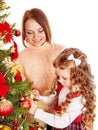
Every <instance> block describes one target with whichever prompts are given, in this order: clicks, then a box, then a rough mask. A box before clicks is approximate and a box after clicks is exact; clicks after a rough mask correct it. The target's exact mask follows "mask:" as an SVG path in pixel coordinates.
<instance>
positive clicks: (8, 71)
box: [0, 0, 32, 130]
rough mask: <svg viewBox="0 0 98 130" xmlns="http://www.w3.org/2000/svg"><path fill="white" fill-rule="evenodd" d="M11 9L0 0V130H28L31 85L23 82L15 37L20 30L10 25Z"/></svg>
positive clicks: (18, 34)
mask: <svg viewBox="0 0 98 130" xmlns="http://www.w3.org/2000/svg"><path fill="white" fill-rule="evenodd" d="M9 9H10V7H9V6H7V4H6V3H5V1H4V0H0V130H5V129H6V130H29V126H30V123H29V122H28V121H27V120H26V115H27V114H28V113H29V112H28V111H29V108H30V105H31V104H30V100H29V98H30V96H31V95H30V96H29V91H30V89H31V86H32V83H30V82H28V81H27V80H23V79H22V69H21V67H20V65H19V64H18V62H17V57H18V48H17V44H16V42H15V41H14V36H20V31H19V30H17V29H16V28H15V25H16V24H15V23H14V24H9V23H8V22H7V17H8V16H9V15H10V13H9Z"/></svg>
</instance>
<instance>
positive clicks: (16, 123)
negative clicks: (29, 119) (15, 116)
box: [13, 120, 18, 130]
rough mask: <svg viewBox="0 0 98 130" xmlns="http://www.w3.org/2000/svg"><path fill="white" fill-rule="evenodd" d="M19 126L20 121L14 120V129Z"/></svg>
mask: <svg viewBox="0 0 98 130" xmlns="http://www.w3.org/2000/svg"><path fill="white" fill-rule="evenodd" d="M17 128H18V121H17V120H14V122H13V130H17Z"/></svg>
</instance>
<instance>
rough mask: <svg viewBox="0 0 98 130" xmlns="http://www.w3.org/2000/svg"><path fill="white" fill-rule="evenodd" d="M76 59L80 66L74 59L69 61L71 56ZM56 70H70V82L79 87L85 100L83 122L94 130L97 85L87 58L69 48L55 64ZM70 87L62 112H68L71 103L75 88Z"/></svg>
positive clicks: (75, 49) (90, 129)
mask: <svg viewBox="0 0 98 130" xmlns="http://www.w3.org/2000/svg"><path fill="white" fill-rule="evenodd" d="M71 54H72V55H73V56H74V58H75V59H78V60H81V62H80V64H79V65H76V63H75V60H74V59H70V60H69V59H68V57H69V56H70V55H71ZM53 65H54V67H55V68H60V69H66V68H70V80H71V83H72V86H73V85H76V84H77V85H78V86H79V90H80V92H81V94H82V96H83V98H85V100H86V102H85V103H84V108H86V109H85V111H83V122H84V124H85V126H86V128H88V129H89V130H93V122H94V120H95V113H94V110H95V107H96V105H95V102H96V95H95V88H96V86H95V83H94V76H93V75H92V73H91V67H90V64H88V63H87V56H86V55H85V54H84V53H83V52H82V51H81V50H79V49H78V48H67V49H65V50H64V51H63V52H61V54H60V55H59V56H58V57H57V58H56V59H55V61H54V62H53ZM72 86H71V87H70V92H69V93H68V94H67V97H66V100H65V101H64V102H63V103H62V111H66V108H67V106H68V104H69V103H70V102H71V99H72V95H73V94H74V92H73V87H72Z"/></svg>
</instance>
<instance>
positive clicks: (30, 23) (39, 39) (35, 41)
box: [25, 19, 46, 47]
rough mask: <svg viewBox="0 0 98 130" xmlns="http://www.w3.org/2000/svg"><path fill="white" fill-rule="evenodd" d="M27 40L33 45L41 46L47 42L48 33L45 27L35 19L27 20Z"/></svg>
mask: <svg viewBox="0 0 98 130" xmlns="http://www.w3.org/2000/svg"><path fill="white" fill-rule="evenodd" d="M25 35H26V37H25V40H26V41H27V42H29V43H30V44H31V45H32V46H35V47H40V46H42V45H43V44H44V43H45V42H46V34H45V32H44V30H43V28H42V27H41V26H40V24H38V23H37V22H36V21H35V20H34V19H28V20H27V21H26V22H25Z"/></svg>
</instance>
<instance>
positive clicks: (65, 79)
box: [56, 68, 71, 88]
mask: <svg viewBox="0 0 98 130" xmlns="http://www.w3.org/2000/svg"><path fill="white" fill-rule="evenodd" d="M56 74H57V76H58V81H59V82H60V83H61V84H62V85H63V86H64V87H67V88H69V87H70V85H71V81H70V70H69V69H60V68H56Z"/></svg>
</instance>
